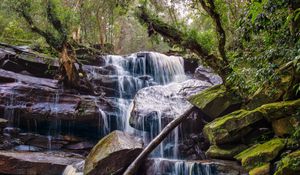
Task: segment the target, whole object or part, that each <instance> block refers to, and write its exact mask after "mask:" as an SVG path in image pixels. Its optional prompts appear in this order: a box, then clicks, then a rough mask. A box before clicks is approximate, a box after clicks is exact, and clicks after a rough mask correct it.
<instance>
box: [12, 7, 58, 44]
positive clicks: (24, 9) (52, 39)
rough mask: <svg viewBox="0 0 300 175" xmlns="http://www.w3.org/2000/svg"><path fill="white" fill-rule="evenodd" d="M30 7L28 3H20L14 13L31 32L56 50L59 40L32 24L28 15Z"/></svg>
mask: <svg viewBox="0 0 300 175" xmlns="http://www.w3.org/2000/svg"><path fill="white" fill-rule="evenodd" d="M30 7H31V5H30V3H29V2H28V1H22V3H21V4H20V6H18V7H17V9H16V11H17V12H18V13H19V14H20V15H21V16H22V17H23V18H24V19H25V21H26V22H27V24H28V25H29V27H30V29H31V30H32V32H35V33H37V34H39V35H41V36H43V37H44V38H45V40H46V41H47V43H48V44H49V45H50V46H52V47H54V48H55V49H58V48H59V46H58V45H57V43H58V42H59V40H58V39H57V38H56V37H55V36H54V35H52V34H51V33H50V32H47V31H43V30H42V29H40V28H39V27H38V26H36V25H35V24H34V22H33V19H32V17H31V16H30V14H29V9H30Z"/></svg>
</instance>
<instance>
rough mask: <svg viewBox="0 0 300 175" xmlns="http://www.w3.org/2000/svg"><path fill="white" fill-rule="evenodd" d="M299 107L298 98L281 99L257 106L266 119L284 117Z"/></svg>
mask: <svg viewBox="0 0 300 175" xmlns="http://www.w3.org/2000/svg"><path fill="white" fill-rule="evenodd" d="M299 109H300V99H298V100H293V101H282V102H276V103H269V104H265V105H262V106H261V107H259V108H257V109H256V110H258V111H259V112H261V113H262V114H264V116H265V117H266V119H268V120H269V121H273V120H275V119H279V118H284V117H287V116H292V115H294V114H296V112H297V110H299Z"/></svg>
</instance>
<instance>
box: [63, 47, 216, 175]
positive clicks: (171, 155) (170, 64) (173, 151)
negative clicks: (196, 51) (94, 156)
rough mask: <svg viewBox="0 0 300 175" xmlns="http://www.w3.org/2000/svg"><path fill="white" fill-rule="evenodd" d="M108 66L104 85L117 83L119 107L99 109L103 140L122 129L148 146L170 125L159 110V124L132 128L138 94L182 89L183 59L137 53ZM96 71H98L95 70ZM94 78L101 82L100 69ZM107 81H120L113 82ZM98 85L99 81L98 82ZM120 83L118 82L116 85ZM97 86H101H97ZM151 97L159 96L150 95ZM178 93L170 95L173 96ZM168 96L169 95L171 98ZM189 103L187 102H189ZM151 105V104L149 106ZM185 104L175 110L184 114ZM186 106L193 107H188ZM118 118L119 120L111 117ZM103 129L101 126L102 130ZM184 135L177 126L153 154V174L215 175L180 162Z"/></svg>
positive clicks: (111, 59) (70, 173)
mask: <svg viewBox="0 0 300 175" xmlns="http://www.w3.org/2000/svg"><path fill="white" fill-rule="evenodd" d="M104 59H105V63H104V65H102V66H101V67H102V68H109V71H108V73H107V72H106V74H104V75H103V76H106V77H108V78H106V79H105V80H101V82H102V83H110V84H113V87H110V88H112V89H114V92H113V93H112V92H111V91H110V93H109V96H110V98H111V100H112V101H114V102H115V104H116V108H117V109H116V110H115V111H113V112H107V113H106V112H104V111H102V110H101V109H100V108H98V110H99V126H100V125H101V127H102V131H101V132H100V133H101V137H103V136H105V135H106V134H108V133H109V132H111V131H113V130H115V129H118V130H123V131H126V132H129V133H132V134H135V135H136V136H138V137H141V138H143V140H144V143H145V144H148V143H149V142H150V141H151V140H152V139H153V138H154V137H155V136H156V135H157V134H159V133H160V132H161V130H162V129H163V128H164V126H165V125H166V122H165V121H163V120H162V117H163V115H164V113H161V112H160V111H159V110H157V111H156V113H155V114H153V115H155V117H154V118H156V120H155V121H144V120H146V119H145V118H144V117H141V118H139V119H138V120H142V121H139V123H142V126H141V128H142V129H141V130H137V129H134V128H132V127H131V126H130V125H129V118H130V116H131V111H132V109H133V108H134V103H133V99H134V97H135V95H136V94H137V92H138V91H139V90H141V89H143V88H147V87H150V86H156V85H159V86H166V88H174V87H173V86H175V89H179V88H181V87H180V86H179V85H177V84H176V83H181V82H183V81H185V80H187V79H188V77H187V76H186V75H185V71H184V61H183V58H182V57H178V56H166V55H164V54H160V53H155V52H146V53H135V54H132V55H129V56H116V55H108V56H105V58H104ZM95 69H96V68H95ZM89 77H90V78H92V79H93V78H94V79H97V78H99V79H101V76H99V74H98V73H97V71H96V70H92V71H91V72H90V73H89ZM107 79H109V80H111V79H113V80H116V81H111V82H109V81H108V80H107ZM95 82H97V81H95ZM116 82H117V83H116ZM95 85H96V86H97V84H95ZM147 95H150V96H151V95H154V96H155V95H156V94H151V92H148V94H147ZM173 95H174V94H169V96H173ZM167 96H168V95H167ZM186 103H187V102H186ZM149 105H150V104H149ZM181 105H182V104H176V105H175V106H172V110H175V111H179V112H182V110H184V108H182V107H183V106H181ZM184 105H185V107H186V105H189V104H184ZM180 110H181V111H180ZM111 116H115V117H116V118H115V119H114V120H115V121H111V120H113V119H112V118H111ZM145 123H148V124H149V126H150V127H149V128H150V129H149V130H147V128H146V126H145V125H144V124H145ZM99 128H100V127H99ZM181 132H182V128H181V127H180V126H179V127H177V128H176V129H175V130H174V131H173V132H172V133H171V134H170V135H169V136H168V137H167V138H166V139H165V140H164V141H163V143H161V144H160V145H159V147H158V148H157V149H156V150H155V151H154V152H153V153H152V155H151V157H153V158H154V159H155V165H154V167H156V168H154V170H153V172H151V174H155V175H160V174H161V175H162V174H164V175H181V174H186V175H213V174H214V173H213V169H212V167H211V166H210V165H209V164H202V163H192V162H187V161H184V160H178V159H179V158H180V156H179V155H178V149H179V147H178V144H179V135H180V134H181ZM166 160H169V161H170V162H172V163H171V164H170V165H169V166H164V165H163V164H164V162H166ZM75 174H76V171H75V169H74V168H73V167H72V166H68V167H67V168H66V170H65V172H64V175H75Z"/></svg>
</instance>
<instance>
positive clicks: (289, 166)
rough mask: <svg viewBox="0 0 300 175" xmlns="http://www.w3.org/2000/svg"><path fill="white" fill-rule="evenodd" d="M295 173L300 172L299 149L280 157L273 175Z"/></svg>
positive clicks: (292, 174)
mask: <svg viewBox="0 0 300 175" xmlns="http://www.w3.org/2000/svg"><path fill="white" fill-rule="evenodd" d="M296 174H300V150H298V151H295V152H292V153H290V154H289V155H287V156H285V157H284V158H282V159H281V161H280V162H279V166H278V169H277V171H276V172H275V174H274V175H296Z"/></svg>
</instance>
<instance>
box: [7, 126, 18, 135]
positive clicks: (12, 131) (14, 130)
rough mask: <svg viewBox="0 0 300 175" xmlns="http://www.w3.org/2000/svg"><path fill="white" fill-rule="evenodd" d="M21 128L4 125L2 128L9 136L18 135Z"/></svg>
mask: <svg viewBox="0 0 300 175" xmlns="http://www.w3.org/2000/svg"><path fill="white" fill-rule="evenodd" d="M20 131H21V129H20V128H16V127H6V128H4V130H3V132H4V133H5V134H8V135H10V136H17V135H19V133H20Z"/></svg>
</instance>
